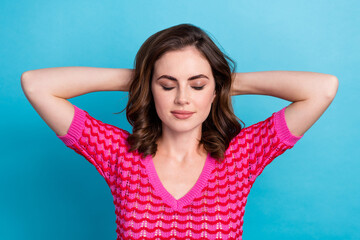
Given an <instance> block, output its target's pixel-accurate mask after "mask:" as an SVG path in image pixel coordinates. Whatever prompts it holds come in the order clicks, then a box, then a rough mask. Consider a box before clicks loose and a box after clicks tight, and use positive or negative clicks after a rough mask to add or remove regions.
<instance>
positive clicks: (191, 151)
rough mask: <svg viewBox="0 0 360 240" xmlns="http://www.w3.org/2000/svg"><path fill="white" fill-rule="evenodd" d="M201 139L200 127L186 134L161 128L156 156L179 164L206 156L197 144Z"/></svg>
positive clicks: (201, 147) (202, 148)
mask: <svg viewBox="0 0 360 240" xmlns="http://www.w3.org/2000/svg"><path fill="white" fill-rule="evenodd" d="M200 139H201V126H200V127H199V128H197V129H194V130H191V131H188V132H181V133H179V132H173V131H170V130H169V129H167V128H163V131H162V136H161V137H160V138H159V140H158V141H157V145H158V148H157V152H156V155H161V156H164V157H166V158H167V159H172V160H174V161H176V162H179V163H185V162H186V161H187V160H192V159H196V158H199V157H203V156H204V155H206V154H207V153H206V151H205V149H204V147H203V146H202V145H200V144H199V142H200Z"/></svg>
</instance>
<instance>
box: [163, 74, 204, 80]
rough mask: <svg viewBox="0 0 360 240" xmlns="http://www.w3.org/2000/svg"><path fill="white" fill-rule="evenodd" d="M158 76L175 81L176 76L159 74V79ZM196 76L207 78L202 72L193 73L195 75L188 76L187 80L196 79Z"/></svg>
mask: <svg viewBox="0 0 360 240" xmlns="http://www.w3.org/2000/svg"><path fill="white" fill-rule="evenodd" d="M160 78H166V79H169V80H172V81H177V79H176V78H174V77H172V76H169V75H161V76H160V77H158V79H157V80H159V79H160ZM198 78H207V79H209V78H208V77H207V76H206V75H204V74H198V75H195V76H192V77H189V79H188V80H189V81H191V80H195V79H198Z"/></svg>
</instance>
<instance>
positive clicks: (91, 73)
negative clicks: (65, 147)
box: [21, 67, 133, 136]
mask: <svg viewBox="0 0 360 240" xmlns="http://www.w3.org/2000/svg"><path fill="white" fill-rule="evenodd" d="M132 74H133V70H132V69H125V68H95V67H56V68H44V69H36V70H31V71H27V72H24V73H23V74H22V75H21V87H22V89H23V91H24V94H25V96H26V98H27V99H28V100H29V102H30V104H31V105H32V106H33V108H34V109H35V110H36V112H37V113H38V114H39V115H40V117H41V118H42V119H43V120H44V121H45V123H46V124H47V125H48V126H49V127H50V128H51V129H52V130H53V131H54V132H55V133H56V134H57V135H59V136H63V135H65V134H66V133H67V131H68V129H69V127H70V124H71V121H72V119H73V116H74V107H73V106H72V104H71V103H70V102H69V101H68V100H67V99H69V98H73V97H77V96H80V95H84V94H86V93H90V92H98V91H128V89H129V86H130V83H131V79H132Z"/></svg>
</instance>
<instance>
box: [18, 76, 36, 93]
mask: <svg viewBox="0 0 360 240" xmlns="http://www.w3.org/2000/svg"><path fill="white" fill-rule="evenodd" d="M20 80H21V88H22V90H23V91H24V92H27V93H30V92H32V91H34V83H33V77H32V72H31V71H26V72H23V73H22V74H21V78H20Z"/></svg>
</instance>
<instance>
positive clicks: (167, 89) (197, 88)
mask: <svg viewBox="0 0 360 240" xmlns="http://www.w3.org/2000/svg"><path fill="white" fill-rule="evenodd" d="M162 88H163V89H164V90H165V91H170V90H171V89H174V88H175V87H164V86H162ZM192 88H193V89H195V90H198V91H199V90H202V89H203V88H204V86H201V87H192Z"/></svg>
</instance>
